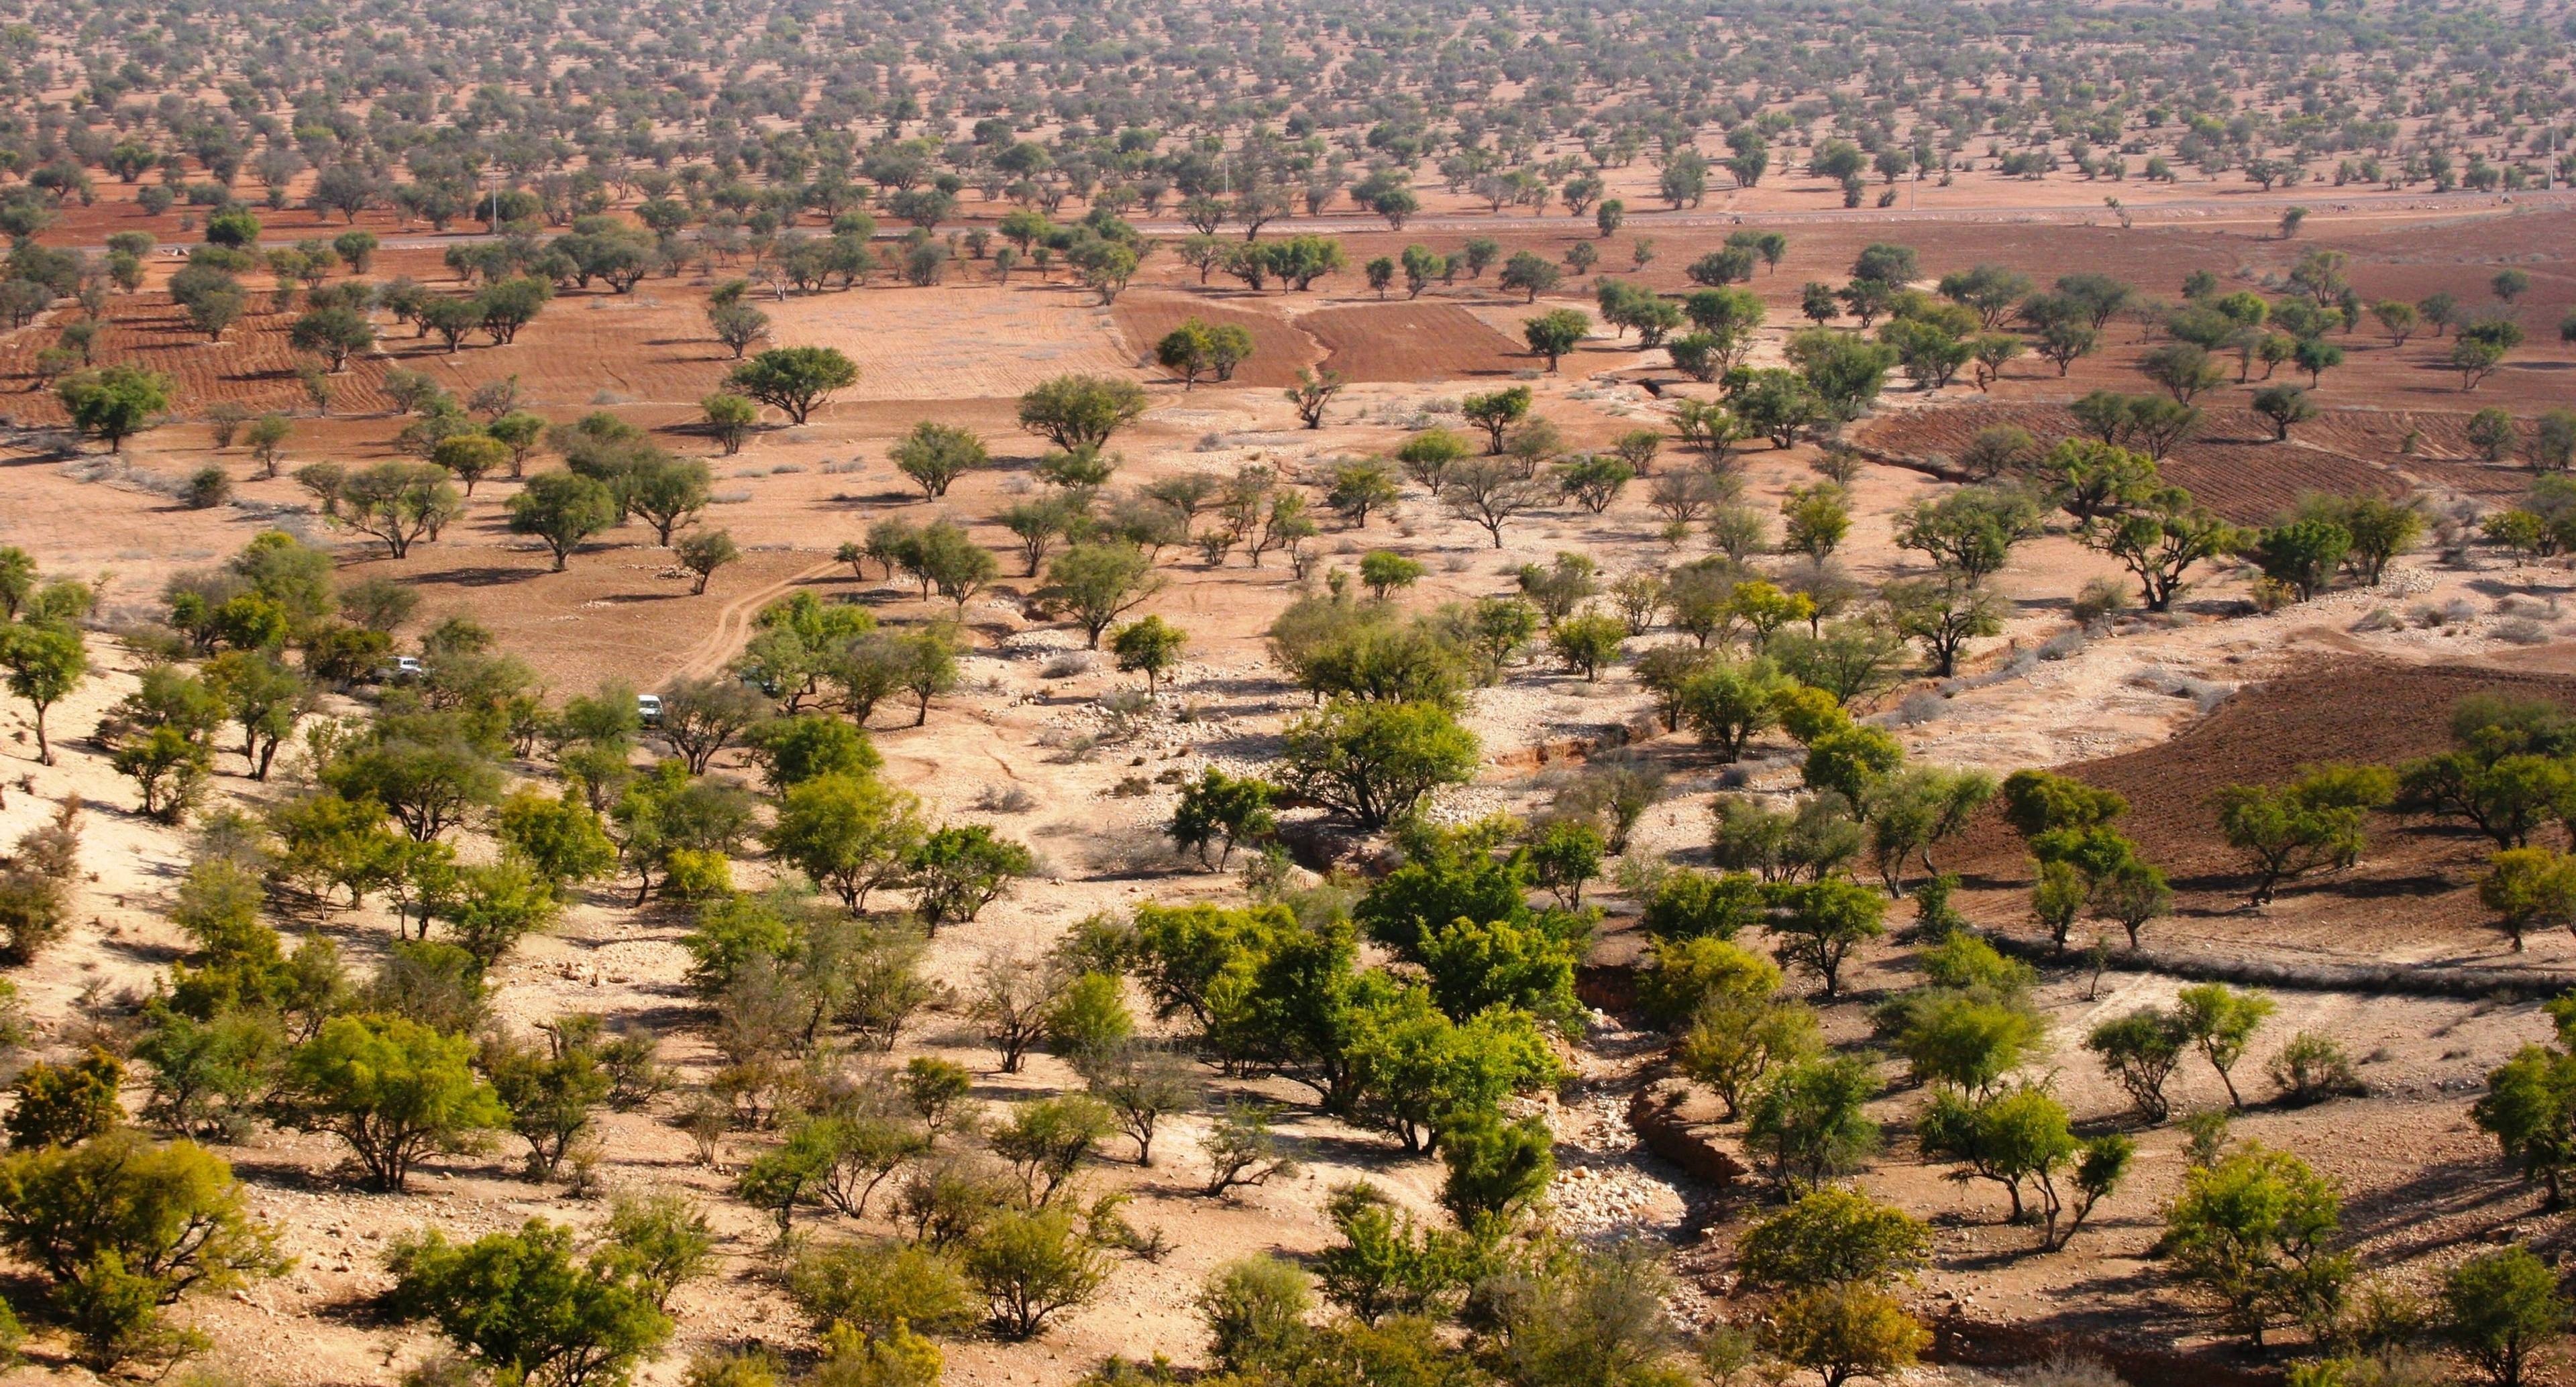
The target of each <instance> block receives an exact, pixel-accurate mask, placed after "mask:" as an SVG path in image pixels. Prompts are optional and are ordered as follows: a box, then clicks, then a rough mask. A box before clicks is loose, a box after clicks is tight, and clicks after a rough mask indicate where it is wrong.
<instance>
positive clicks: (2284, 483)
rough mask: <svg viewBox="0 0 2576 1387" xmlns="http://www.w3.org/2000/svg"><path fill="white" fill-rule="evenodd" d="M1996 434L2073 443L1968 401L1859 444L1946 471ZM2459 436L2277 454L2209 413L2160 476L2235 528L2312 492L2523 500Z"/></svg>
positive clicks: (2226, 416) (2260, 437) (1892, 418)
mask: <svg viewBox="0 0 2576 1387" xmlns="http://www.w3.org/2000/svg"><path fill="white" fill-rule="evenodd" d="M1998 426H2011V427H2016V428H2021V429H2025V430H2028V431H2029V433H2030V435H2031V436H2032V437H2033V438H2036V439H2038V440H2039V441H2040V443H2041V444H2042V445H2043V446H2045V445H2047V444H2049V443H2053V442H2054V441H2056V440H2057V439H2060V438H2064V437H2068V436H2070V435H2074V434H2077V433H2079V432H2080V430H2078V429H2077V427H2076V424H2075V419H2074V416H2072V415H2071V414H2069V413H2068V412H2067V411H2066V409H2065V407H2064V406H2062V405H2054V404H2025V403H2015V404H1990V403H1983V402H1975V403H1965V404H1956V405H1941V406H1933V407H1929V408H1922V409H1908V410H1897V411H1890V412H1888V413H1886V414H1884V415H1881V416H1880V417H1878V418H1876V419H1874V420H1872V421H1870V422H1869V423H1868V424H1866V425H1864V426H1863V427H1862V429H1861V431H1860V434H1859V441H1860V442H1861V443H1862V444H1863V446H1865V447H1868V448H1872V449H1875V450H1877V451H1879V452H1882V453H1885V454H1887V455H1889V456H1893V457H1899V458H1908V459H1915V460H1930V459H1935V458H1938V459H1941V460H1944V461H1946V460H1947V459H1952V458H1956V457H1957V456H1958V455H1959V453H1960V451H1961V450H1962V449H1964V448H1966V447H1967V446H1968V444H1969V442H1970V441H1971V440H1973V439H1975V438H1976V436H1977V434H1978V433H1979V432H1980V431H1982V430H1985V429H1988V428H1994V427H1998ZM2466 426H2467V416H2466V415H2460V414H2450V413H2430V412H2422V411H2415V412H2394V411H2389V412H2383V411H2377V410H2335V411H2330V412H2328V413H2327V414H2325V415H2324V416H2322V417H2320V418H2318V419H2315V420H2312V421H2310V422H2308V423H2306V424H2302V425H2300V426H2299V427H2298V429H2297V430H2296V431H2295V433H2294V434H2293V436H2292V437H2291V438H2290V440H2289V441H2287V442H2278V443H2276V442H2271V441H2269V440H2270V437H2271V427H2270V425H2269V424H2267V423H2266V422H2264V421H2263V420H2262V419H2260V418H2258V417H2256V416H2255V415H2253V414H2251V413H2248V412H2245V411H2242V410H2231V409H2212V410H2210V411H2209V417H2208V419H2207V421H2206V422H2205V423H2204V424H2203V425H2202V426H2201V432H2200V433H2199V435H2198V436H2196V437H2194V438H2191V439H2189V440H2186V441H2185V442H2184V443H2183V444H2182V446H2181V447H2179V448H2177V449H2175V450H2174V452H2173V453H2172V455H2171V456H2169V457H2167V458H2166V459H2165V461H2164V464H2163V470H2164V474H2165V476H2166V477H2168V478H2169V479H2171V480H2172V481H2173V482H2175V483H2176V484H2178V485H2180V486H2183V487H2185V488H2188V489H2189V490H2190V492H2191V494H2192V496H2193V497H2194V498H2195V499H2197V500H2198V501H2200V503H2201V504H2203V505H2205V506H2208V507H2209V508H2210V509H2211V510H2214V511H2216V512H2218V513H2219V514H2221V515H2224V516H2226V517H2227V518H2228V519H2230V520H2234V521H2237V522H2240V523H2244V524H2254V523H2260V522H2267V521H2270V520H2273V519H2275V518H2277V517H2278V516H2279V515H2280V513H2281V511H2282V510H2283V509H2284V508H2285V507H2288V506H2290V505H2292V504H2294V503H2295V502H2296V501H2297V500H2298V499H2299V497H2300V496H2302V495H2304V494H2307V493H2311V492H2332V493H2338V494H2346V495H2349V494H2355V493H2367V494H2373V495H2380V496H2396V495H2400V494H2403V493H2404V492H2406V491H2408V490H2410V489H2413V488H2415V487H2419V486H2421V487H2428V488H2434V489H2447V490H2452V491H2459V492H2463V493H2466V494H2470V495H2475V496H2482V497H2487V498H2495V497H2504V496H2515V495H2519V494H2521V492H2522V491H2523V490H2525V489H2526V488H2527V487H2528V486H2529V484H2530V473H2529V471H2527V470H2524V469H2519V468H2515V467H2513V466H2510V465H2508V464H2496V463H2489V462H2486V461H2484V460H2483V458H2482V457H2480V456H2479V454H2478V453H2477V450H2475V449H2474V448H2472V447H2470V446H2469V443H2468V439H2467V435H2466ZM2410 433H2411V434H2413V435H2414V443H2413V451H2412V452H2411V453H2410V452H2409V451H2407V449H2408V442H2407V439H2408V436H2409V434H2410Z"/></svg>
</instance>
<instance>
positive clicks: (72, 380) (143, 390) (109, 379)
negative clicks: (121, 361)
mask: <svg viewBox="0 0 2576 1387" xmlns="http://www.w3.org/2000/svg"><path fill="white" fill-rule="evenodd" d="M173 388H174V387H173V386H172V385H171V382H170V378H169V377H168V376H165V375H162V374H161V373H160V372H158V371H148V370H145V369H143V368H142V367H139V366H127V365H116V366H101V367H97V368H94V369H92V370H87V371H75V372H73V373H72V374H70V375H68V376H65V377H63V378H62V379H61V380H59V381H56V382H55V383H54V395H55V397H56V398H58V399H60V400H61V401H62V402H63V409H64V411H65V412H66V413H68V414H69V415H70V416H71V422H72V427H73V428H76V429H78V430H80V431H81V432H82V433H83V434H86V435H88V436H89V437H91V438H95V439H99V440H100V441H102V442H104V443H106V444H107V450H108V451H109V452H111V453H117V452H123V451H124V450H125V440H127V439H129V438H132V437H133V436H134V435H136V434H138V433H141V432H143V431H144V430H145V429H148V428H150V427H152V425H153V423H154V422H155V421H156V420H158V419H159V417H160V416H161V414H162V413H163V412H164V411H166V410H168V409H169V408H170V392H171V390H172V389H173Z"/></svg>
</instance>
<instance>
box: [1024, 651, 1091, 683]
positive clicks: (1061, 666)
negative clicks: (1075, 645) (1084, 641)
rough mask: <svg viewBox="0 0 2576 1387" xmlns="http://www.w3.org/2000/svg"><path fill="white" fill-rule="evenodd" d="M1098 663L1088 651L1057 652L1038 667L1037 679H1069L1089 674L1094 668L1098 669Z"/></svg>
mask: <svg viewBox="0 0 2576 1387" xmlns="http://www.w3.org/2000/svg"><path fill="white" fill-rule="evenodd" d="M1099 663H1100V661H1099V658H1098V657H1097V656H1095V655H1093V654H1092V653H1091V652H1090V651H1088V650H1065V651H1059V652H1057V653H1056V654H1053V655H1049V656H1048V657H1047V660H1046V663H1045V664H1043V665H1040V666H1039V667H1038V677H1039V678H1041V679H1071V678H1073V677H1074V676H1075V675H1078V674H1089V673H1091V671H1092V670H1093V669H1094V668H1096V667H1098V665H1099Z"/></svg>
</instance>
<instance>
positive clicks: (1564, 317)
mask: <svg viewBox="0 0 2576 1387" xmlns="http://www.w3.org/2000/svg"><path fill="white" fill-rule="evenodd" d="M1504 273H1505V274H1506V275H1508V274H1509V273H1511V271H1510V270H1509V269H1505V270H1504ZM1532 297H1535V295H1533V296H1532ZM1591 331H1592V320H1591V319H1590V318H1588V317H1586V316H1585V315H1584V313H1583V311H1582V310H1581V309H1576V308H1559V309H1553V310H1551V311H1549V312H1546V313H1542V314H1540V315H1538V316H1537V317H1535V318H1531V319H1528V320H1527V321H1525V322H1523V323H1522V324H1521V337H1522V340H1524V341H1526V342H1528V343H1529V349H1530V351H1531V353H1532V354H1534V355H1537V356H1543V357H1546V358H1547V369H1549V370H1551V371H1553V370H1555V369H1556V363H1557V360H1558V358H1560V357H1562V356H1564V355H1565V354H1566V353H1568V352H1571V351H1573V350H1574V349H1575V348H1576V347H1577V346H1579V345H1581V344H1582V341H1583V339H1584V336H1585V335H1586V334H1588V333H1589V332H1591Z"/></svg>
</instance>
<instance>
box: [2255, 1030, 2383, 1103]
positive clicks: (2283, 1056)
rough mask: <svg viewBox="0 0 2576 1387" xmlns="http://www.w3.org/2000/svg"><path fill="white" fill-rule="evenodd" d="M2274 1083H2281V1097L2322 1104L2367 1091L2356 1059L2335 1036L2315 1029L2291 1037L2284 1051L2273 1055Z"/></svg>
mask: <svg viewBox="0 0 2576 1387" xmlns="http://www.w3.org/2000/svg"><path fill="white" fill-rule="evenodd" d="M2272 1082H2274V1083H2276V1084H2279V1085H2280V1086H2281V1097H2282V1098H2283V1099H2284V1100H2286V1101H2288V1102H2291V1103H2294V1104H2307V1103H2321V1102H2324V1101H2325V1100H2326V1099H2328V1098H2341V1097H2353V1096H2358V1095H2360V1094H2362V1093H2364V1092H2366V1091H2367V1090H2366V1088H2365V1087H2364V1086H2363V1084H2362V1082H2361V1076H2360V1075H2359V1074H2357V1073H2355V1072H2353V1067H2352V1059H2351V1057H2350V1056H2348V1055H2346V1054H2345V1053H2344V1050H2343V1046H2341V1045H2339V1044H2337V1043H2335V1040H2334V1038H2333V1037H2332V1036H2327V1035H2320V1034H2318V1033H2317V1032H2315V1031H2301V1032H2299V1033H2298V1034H2297V1035H2294V1036H2292V1037H2290V1043H2289V1044H2287V1045H2284V1046H2282V1047H2281V1053H2279V1054H2277V1055H2275V1056H2273V1057H2272Z"/></svg>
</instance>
